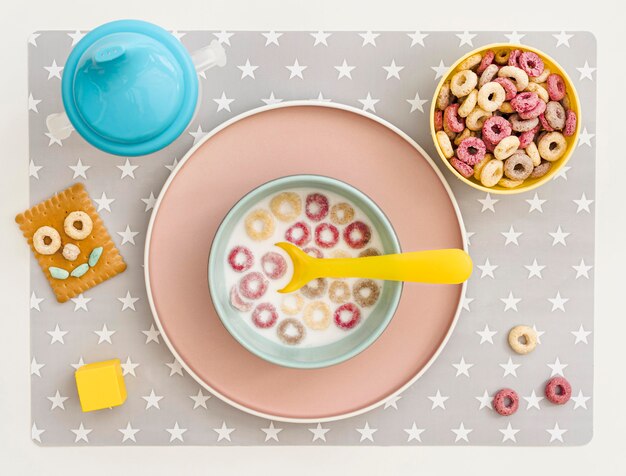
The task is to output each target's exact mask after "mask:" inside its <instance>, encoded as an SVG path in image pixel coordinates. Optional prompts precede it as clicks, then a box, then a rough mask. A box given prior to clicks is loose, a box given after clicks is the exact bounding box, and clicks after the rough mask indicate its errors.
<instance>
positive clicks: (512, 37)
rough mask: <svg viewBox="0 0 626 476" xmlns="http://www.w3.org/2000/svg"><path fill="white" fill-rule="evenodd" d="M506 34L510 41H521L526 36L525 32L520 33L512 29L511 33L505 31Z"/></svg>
mask: <svg viewBox="0 0 626 476" xmlns="http://www.w3.org/2000/svg"><path fill="white" fill-rule="evenodd" d="M504 36H505V37H506V39H507V40H508V41H509V43H521V42H522V38H524V37H525V36H526V35H525V34H524V33H518V32H516V31H512V32H511V33H509V34H506V33H505V34H504Z"/></svg>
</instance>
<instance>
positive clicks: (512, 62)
mask: <svg viewBox="0 0 626 476" xmlns="http://www.w3.org/2000/svg"><path fill="white" fill-rule="evenodd" d="M521 53H522V51H521V50H513V51H511V54H510V55H509V63H508V65H509V66H515V67H516V68H519V56H520V54H521Z"/></svg>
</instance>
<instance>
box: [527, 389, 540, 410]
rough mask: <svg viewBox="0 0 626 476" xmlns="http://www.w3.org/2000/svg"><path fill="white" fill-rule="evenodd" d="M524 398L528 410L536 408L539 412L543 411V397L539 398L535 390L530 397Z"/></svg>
mask: <svg viewBox="0 0 626 476" xmlns="http://www.w3.org/2000/svg"><path fill="white" fill-rule="evenodd" d="M522 398H523V399H524V400H526V410H530V409H531V408H536V409H537V410H541V407H540V406H539V402H541V400H543V397H539V396H537V394H536V393H535V391H534V390H533V391H532V392H531V394H530V395H529V396H528V397H522Z"/></svg>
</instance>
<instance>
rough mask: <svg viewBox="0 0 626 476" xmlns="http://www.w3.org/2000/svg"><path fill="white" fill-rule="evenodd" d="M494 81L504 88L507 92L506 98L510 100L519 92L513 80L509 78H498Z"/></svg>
mask: <svg viewBox="0 0 626 476" xmlns="http://www.w3.org/2000/svg"><path fill="white" fill-rule="evenodd" d="M493 81H494V83H498V84H499V85H500V86H502V87H503V88H504V92H505V93H506V96H505V98H504V99H505V100H506V101H510V100H511V99H513V98H514V97H515V95H516V94H517V88H516V87H515V84H513V81H511V80H510V79H509V78H496V79H494V80H493Z"/></svg>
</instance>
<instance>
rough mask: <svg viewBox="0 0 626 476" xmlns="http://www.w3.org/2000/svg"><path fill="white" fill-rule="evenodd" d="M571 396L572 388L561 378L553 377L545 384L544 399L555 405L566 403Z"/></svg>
mask: <svg viewBox="0 0 626 476" xmlns="http://www.w3.org/2000/svg"><path fill="white" fill-rule="evenodd" d="M571 396H572V386H571V385H570V383H569V382H568V381H567V380H566V379H564V378H563V377H554V378H553V379H551V380H550V381H549V382H548V383H547V384H546V398H547V399H548V400H549V401H550V402H552V403H554V404H556V405H563V404H564V403H567V402H568V401H569V399H570V397H571Z"/></svg>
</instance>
